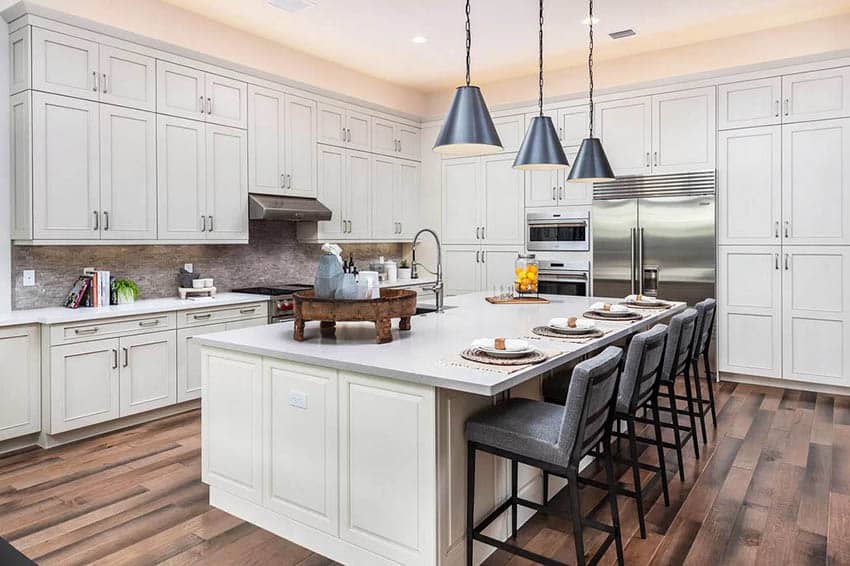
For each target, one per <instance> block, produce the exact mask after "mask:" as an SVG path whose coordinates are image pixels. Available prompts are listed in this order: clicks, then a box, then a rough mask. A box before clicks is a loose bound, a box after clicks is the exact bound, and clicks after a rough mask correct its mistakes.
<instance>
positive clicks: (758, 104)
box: [717, 77, 782, 130]
mask: <svg viewBox="0 0 850 566" xmlns="http://www.w3.org/2000/svg"><path fill="white" fill-rule="evenodd" d="M717 98H718V100H717V115H718V128H719V129H721V130H728V129H730V128H747V127H753V126H770V125H773V124H779V123H780V122H781V121H782V102H781V101H782V79H781V78H780V77H770V78H767V79H757V80H753V81H743V82H739V83H729V84H722V85H720V86H718V87H717Z"/></svg>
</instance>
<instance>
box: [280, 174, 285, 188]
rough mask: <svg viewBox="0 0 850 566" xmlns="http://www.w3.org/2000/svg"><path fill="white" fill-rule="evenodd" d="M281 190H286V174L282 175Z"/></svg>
mask: <svg viewBox="0 0 850 566" xmlns="http://www.w3.org/2000/svg"><path fill="white" fill-rule="evenodd" d="M280 188H281V189H285V188H286V175H285V174H284V173H281V174H280Z"/></svg>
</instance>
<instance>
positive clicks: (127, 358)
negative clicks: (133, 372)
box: [121, 348, 130, 367]
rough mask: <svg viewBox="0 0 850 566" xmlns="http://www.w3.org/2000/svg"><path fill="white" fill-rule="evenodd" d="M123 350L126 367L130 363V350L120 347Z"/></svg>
mask: <svg viewBox="0 0 850 566" xmlns="http://www.w3.org/2000/svg"><path fill="white" fill-rule="evenodd" d="M121 350H123V351H124V366H123V367H127V366H128V365H130V351H129V350H128V349H127V348H121Z"/></svg>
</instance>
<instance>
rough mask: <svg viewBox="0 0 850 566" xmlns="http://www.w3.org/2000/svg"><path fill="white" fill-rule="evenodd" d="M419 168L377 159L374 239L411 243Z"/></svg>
mask: <svg viewBox="0 0 850 566" xmlns="http://www.w3.org/2000/svg"><path fill="white" fill-rule="evenodd" d="M419 173H420V171H419V164H418V163H415V162H411V161H407V160H404V159H394V158H391V157H383V156H378V155H376V156H375V157H373V158H372V236H373V237H374V238H376V239H408V238H411V237H412V236H413V234H414V232H415V230H416V228H417V226H416V201H417V198H418V194H419Z"/></svg>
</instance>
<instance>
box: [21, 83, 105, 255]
mask: <svg viewBox="0 0 850 566" xmlns="http://www.w3.org/2000/svg"><path fill="white" fill-rule="evenodd" d="M32 115H33V132H35V134H34V135H33V139H32V164H33V170H32V207H33V212H32V215H33V237H34V238H36V239H39V238H41V239H75V240H97V239H99V238H100V220H99V216H100V213H99V210H100V148H99V139H98V125H99V122H100V115H99V107H98V104H97V103H96V102H91V101H88V100H81V99H78V98H69V97H66V96H58V95H55V94H45V93H41V92H35V93H33V101H32Z"/></svg>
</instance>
